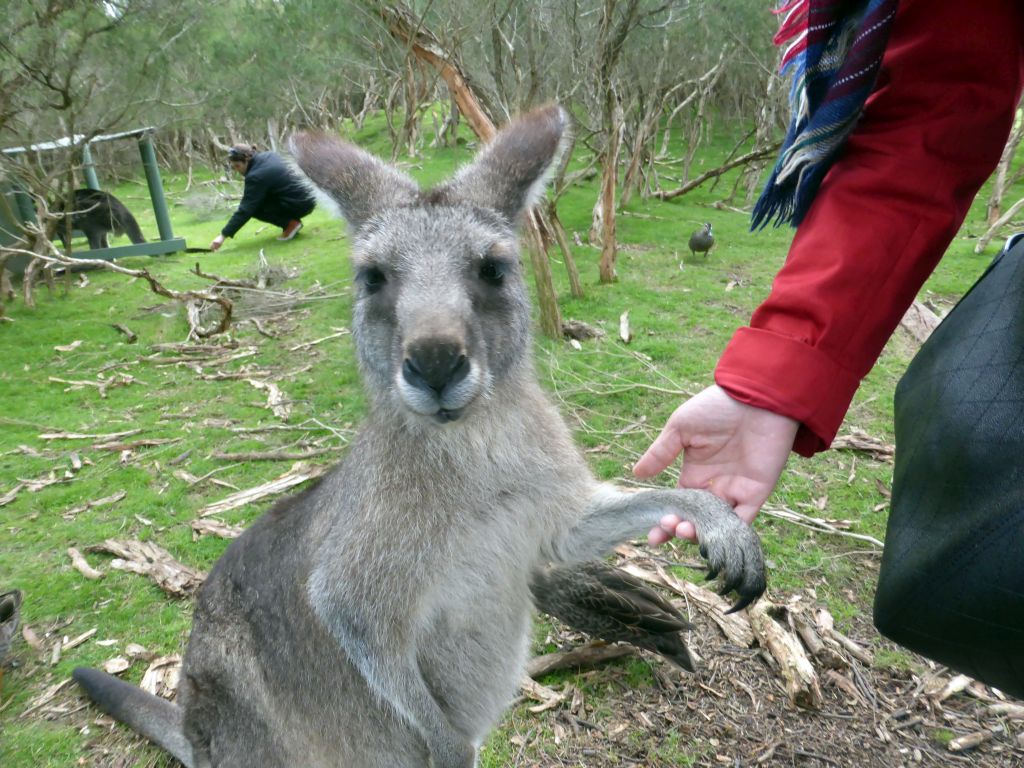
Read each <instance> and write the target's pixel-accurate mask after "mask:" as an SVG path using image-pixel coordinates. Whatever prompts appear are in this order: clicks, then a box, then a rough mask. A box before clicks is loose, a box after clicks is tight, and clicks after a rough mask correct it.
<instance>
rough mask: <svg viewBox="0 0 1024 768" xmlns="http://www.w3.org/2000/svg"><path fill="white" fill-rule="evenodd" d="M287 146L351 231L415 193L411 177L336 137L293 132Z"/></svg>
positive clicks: (317, 191)
mask: <svg viewBox="0 0 1024 768" xmlns="http://www.w3.org/2000/svg"><path fill="white" fill-rule="evenodd" d="M288 149H289V151H290V152H291V154H292V156H293V157H294V158H295V164H296V165H297V166H298V168H299V170H301V171H302V172H303V173H304V174H305V175H306V178H308V179H309V181H310V182H312V185H313V190H314V192H316V193H317V197H319V198H320V199H321V200H322V201H326V202H327V203H328V207H331V208H335V209H337V211H338V212H339V213H340V214H341V216H342V217H343V218H344V219H345V220H346V221H347V222H348V223H349V225H350V226H351V227H352V228H353V229H354V230H357V231H358V230H359V229H360V228H361V227H362V226H363V224H365V223H366V220H367V219H368V218H370V217H371V216H373V215H374V214H375V213H377V212H378V211H380V210H382V209H384V208H394V207H396V206H400V205H408V204H410V203H411V202H413V201H414V200H415V199H416V198H417V196H418V195H419V187H417V186H416V182H415V181H413V180H412V179H411V178H409V177H408V176H406V175H405V174H404V173H402V172H401V171H399V170H398V169H397V168H393V167H392V166H390V165H388V164H386V163H384V162H383V161H382V160H378V159H377V158H376V157H374V156H373V155H371V154H369V153H368V152H364V151H363V150H361V149H359V147H356V146H355V145H353V144H349V143H348V142H347V141H343V140H342V139H340V138H338V137H337V136H332V135H330V134H327V133H305V132H303V133H296V134H294V135H292V137H291V138H290V139H289V140H288Z"/></svg>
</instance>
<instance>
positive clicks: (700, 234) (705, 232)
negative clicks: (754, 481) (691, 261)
mask: <svg viewBox="0 0 1024 768" xmlns="http://www.w3.org/2000/svg"><path fill="white" fill-rule="evenodd" d="M714 244H715V236H714V235H713V234H711V225H710V224H705V225H704V226H703V227H701V228H700V229H698V230H697V231H696V232H694V233H693V234H692V235H690V255H691V256H696V255H697V254H698V253H703V254H704V255H705V256H707V254H708V251H710V250H711V248H712V247H713V246H714Z"/></svg>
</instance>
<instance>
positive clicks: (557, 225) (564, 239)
mask: <svg viewBox="0 0 1024 768" xmlns="http://www.w3.org/2000/svg"><path fill="white" fill-rule="evenodd" d="M548 221H549V222H550V224H551V231H552V232H553V233H554V235H555V242H557V243H558V249H559V250H560V251H561V252H562V258H563V259H564V260H565V270H566V272H568V273H569V292H570V293H571V294H572V296H573V298H574V299H582V298H583V295H584V294H583V284H582V283H581V282H580V271H579V270H578V269H577V268H576V259H575V258H574V257H573V255H572V247H571V246H570V245H569V236H568V234H567V233H566V231H565V227H564V226H563V225H562V220H561V219H560V218H558V206H557V205H555V203H554V201H552V202H549V203H548Z"/></svg>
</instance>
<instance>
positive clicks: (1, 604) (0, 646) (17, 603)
mask: <svg viewBox="0 0 1024 768" xmlns="http://www.w3.org/2000/svg"><path fill="white" fill-rule="evenodd" d="M20 614H21V591H20V590H17V589H16V590H14V591H13V592H4V593H3V594H2V595H0V685H2V684H3V681H4V660H5V659H6V658H7V652H8V651H10V650H11V643H13V642H14V636H15V634H17V632H18V618H19V617H20Z"/></svg>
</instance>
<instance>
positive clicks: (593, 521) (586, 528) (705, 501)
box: [555, 486, 735, 562]
mask: <svg viewBox="0 0 1024 768" xmlns="http://www.w3.org/2000/svg"><path fill="white" fill-rule="evenodd" d="M669 513H672V514H676V515H678V516H679V517H681V518H683V519H684V520H689V521H690V522H692V523H693V524H694V526H695V527H696V528H697V534H698V538H699V539H700V538H701V535H700V533H701V530H702V529H703V530H705V531H707V530H711V529H717V528H718V527H720V525H721V523H720V521H721V520H722V518H723V516H725V515H729V516H731V517H733V518H735V514H734V513H733V511H732V509H731V508H730V507H729V505H728V504H726V503H725V502H724V501H722V500H721V499H719V498H718V497H717V496H714V495H713V494H711V493H708V492H707V491H696V490H691V489H684V488H679V489H674V490H669V489H665V490H648V491H640V492H635V493H633V492H626V491H621V490H618V489H616V488H613V487H611V486H600V487H599V489H598V491H597V492H596V493H595V494H594V495H593V497H592V498H591V500H590V503H589V504H588V506H587V508H586V510H585V511H584V513H583V517H582V518H581V519H580V521H579V523H578V524H577V525H576V526H574V527H573V528H571V529H570V530H569V531H567V532H566V535H565V536H564V537H563V539H562V540H561V541H560V542H559V543H558V546H557V548H556V551H555V555H556V557H557V558H558V559H559V560H561V561H562V562H582V561H586V560H593V559H595V558H598V557H602V556H604V555H606V554H607V553H608V552H610V551H611V550H612V549H614V548H615V547H616V546H617V545H618V544H621V543H622V542H623V541H626V540H628V539H632V538H636V537H638V536H642V535H644V534H646V533H647V531H649V530H650V529H651V528H652V527H654V526H656V525H657V524H658V522H659V521H660V520H661V518H662V517H664V516H665V515H666V514H669Z"/></svg>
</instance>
